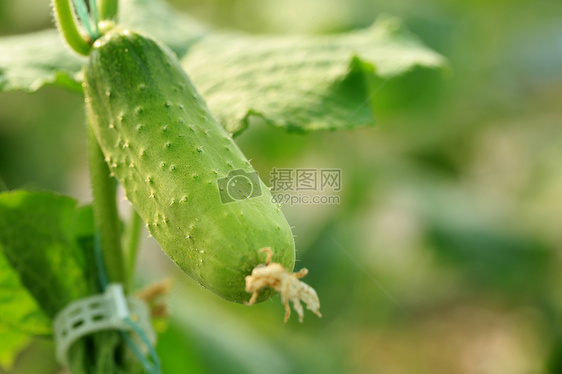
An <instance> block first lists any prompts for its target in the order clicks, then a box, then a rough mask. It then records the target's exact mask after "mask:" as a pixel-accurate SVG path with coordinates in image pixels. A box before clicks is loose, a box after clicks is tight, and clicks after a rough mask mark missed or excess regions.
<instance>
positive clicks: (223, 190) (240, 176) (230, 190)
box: [217, 169, 261, 204]
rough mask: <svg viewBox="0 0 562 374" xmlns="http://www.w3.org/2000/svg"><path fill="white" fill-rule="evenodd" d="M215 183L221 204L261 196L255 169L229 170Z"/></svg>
mask: <svg viewBox="0 0 562 374" xmlns="http://www.w3.org/2000/svg"><path fill="white" fill-rule="evenodd" d="M217 185H218V187H219V195H220V198H221V202H222V203H223V204H228V203H232V202H234V201H237V200H245V199H251V198H253V197H258V196H261V186H260V178H259V176H258V173H257V172H255V171H253V172H250V173H248V172H245V171H244V170H242V169H236V170H231V171H230V173H228V175H227V176H226V177H225V178H221V179H217Z"/></svg>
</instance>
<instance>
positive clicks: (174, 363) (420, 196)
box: [0, 0, 562, 374]
mask: <svg viewBox="0 0 562 374" xmlns="http://www.w3.org/2000/svg"><path fill="white" fill-rule="evenodd" d="M48 3H49V2H48V1H46V0H25V1H21V0H1V1H0V35H11V34H17V33H24V32H31V31H36V30H40V29H44V28H48V27H51V19H52V17H51V13H50V9H49V4H48ZM174 3H175V6H176V7H178V8H181V9H184V10H186V11H188V12H190V13H192V15H194V16H195V17H196V18H198V19H199V20H201V21H204V22H207V23H209V24H212V25H214V26H216V27H218V28H225V29H240V30H245V31H249V32H269V33H284V34H290V33H310V34H320V33H332V32H340V31H346V30H351V29H356V28H361V27H366V26H368V25H370V24H371V23H372V21H373V20H374V19H375V17H376V16H377V15H378V14H381V13H390V14H392V15H396V16H398V17H401V18H402V19H403V20H404V22H405V24H406V25H407V27H408V28H410V30H412V31H413V32H414V33H415V34H417V35H419V36H420V37H421V38H422V39H423V40H424V41H425V43H427V44H428V45H429V46H430V47H432V48H433V49H435V50H437V51H438V52H440V53H441V54H443V55H445V56H446V57H447V58H448V59H449V62H450V65H451V67H452V69H451V71H450V72H449V73H445V74H441V73H439V72H433V71H427V70H422V69H419V70H416V71H414V72H412V73H410V74H408V75H406V76H404V77H400V78H395V79H392V80H390V81H389V82H388V83H387V84H386V85H385V86H384V88H383V89H382V90H380V91H379V92H378V93H377V94H376V96H375V97H374V101H375V107H376V109H377V112H376V117H377V126H376V127H373V128H361V129H356V130H353V131H348V132H344V131H341V132H338V133H337V135H336V136H333V137H330V138H329V141H327V135H328V134H327V133H313V134H309V135H306V136H302V135H288V134H286V133H284V132H283V131H282V130H278V129H273V128H270V127H267V126H266V125H264V124H263V123H260V122H259V121H256V123H254V124H253V126H251V128H250V129H249V130H248V131H247V132H245V133H243V134H242V135H241V136H240V137H239V138H238V142H239V145H240V146H241V148H242V149H243V151H244V152H245V154H246V156H247V157H248V158H251V159H253V161H252V162H253V165H254V166H255V167H256V169H257V170H258V171H259V172H260V173H261V174H262V176H263V179H264V180H265V181H266V183H267V182H268V179H269V171H270V170H271V169H272V168H273V167H283V168H297V167H312V168H321V167H329V168H341V169H342V170H343V190H342V192H341V204H339V205H322V206H313V205H300V206H286V207H285V208H284V211H285V213H286V215H287V218H288V220H289V222H290V223H291V225H293V226H294V233H295V235H296V236H297V237H296V244H297V249H298V253H297V255H298V259H299V261H298V263H297V269H298V268H301V267H307V268H308V269H309V270H310V274H309V275H308V276H307V277H306V278H305V279H304V280H305V281H306V282H307V283H309V284H311V285H312V286H314V287H315V288H316V290H317V291H318V294H319V296H320V300H321V305H322V307H321V311H322V314H323V315H324V317H323V318H321V319H318V318H317V317H316V316H314V315H313V314H311V313H309V312H307V314H306V316H305V320H304V323H303V324H299V323H298V320H297V318H296V316H294V315H293V317H292V318H291V319H290V320H289V322H288V323H287V325H285V326H282V325H281V322H282V318H283V308H282V305H281V304H280V300H279V297H278V296H276V297H275V298H274V299H273V300H272V301H271V302H265V303H262V304H259V305H257V306H254V307H252V308H248V307H246V306H243V305H235V304H232V303H228V302H226V301H224V300H222V299H220V298H218V297H216V296H215V295H213V294H212V293H210V292H208V291H205V290H201V289H200V287H199V286H198V285H197V284H195V283H194V282H193V281H191V280H190V281H188V282H186V283H185V285H183V286H182V287H181V288H180V289H179V291H178V292H177V293H175V294H174V295H173V297H172V298H171V299H170V309H171V314H172V318H171V319H170V323H169V326H168V328H167V329H166V330H165V332H163V334H162V335H161V338H160V342H159V345H158V350H159V353H160V355H161V358H162V361H163V365H164V372H165V373H191V372H193V373H438V374H440V373H460V374H476V373H490V374H492V373H494V374H495V373H503V374H519V373H521V374H523V373H562V292H561V290H562V287H561V285H562V272H561V271H560V269H561V268H562V227H561V226H562V2H560V1H556V0H550V1H547V0H538V1H534V2H529V1H522V0H512V1H504V0H496V1H483V0H470V1H452V0H449V1H447V0H441V1H437V0H423V1H420V0H417V1H415V0H395V1H393V2H387V1H376V0H370V1H365V0H363V1H360V0H307V1H302V0H301V1H299V0H286V1H282V2H281V1H275V0H260V1H258V0H212V1H209V0H207V1H203V0H192V1H189V2H182V1H179V0H175V1H174ZM170 32H173V30H170ZM0 58H1V56H0ZM85 148H86V137H85V123H84V111H83V105H82V98H81V97H80V96H79V95H77V94H75V93H70V92H66V91H64V90H63V89H60V88H46V89H42V90H41V91H39V92H38V93H36V94H33V95H27V94H23V93H0V175H1V176H2V178H3V179H4V180H5V182H6V184H7V185H8V187H9V188H14V189H15V188H33V189H47V190H54V191H59V192H62V193H65V194H69V195H71V196H74V197H77V198H79V199H80V200H81V201H83V202H84V203H86V202H88V201H89V199H90V191H89V182H88V172H87V162H86V149H85ZM125 208H126V206H125ZM144 238H145V239H144V240H143V250H142V253H141V258H140V272H139V273H140V274H142V277H140V278H139V279H138V283H139V285H145V284H147V283H148V282H151V281H155V280H159V279H162V278H165V277H170V278H171V279H172V280H173V284H174V285H173V288H176V287H178V286H180V285H181V284H182V282H183V281H184V280H185V275H184V274H183V273H182V272H181V271H180V270H179V269H177V268H175V266H174V265H173V264H172V263H171V262H170V261H169V260H168V259H167V258H166V257H165V255H164V254H163V253H161V251H160V250H158V246H157V244H156V242H155V241H154V240H153V239H148V238H146V235H144ZM342 248H343V249H342ZM348 254H349V255H350V256H351V257H350V256H348ZM355 260H356V261H357V262H358V263H359V264H360V267H359V266H357V265H356V263H355ZM374 280H376V281H374ZM377 283H379V284H380V285H382V286H383V287H384V289H385V290H386V291H387V292H388V294H390V295H391V296H392V297H388V296H387V295H386V292H384V291H383V290H382V289H381V288H380V287H379V286H378V285H377ZM163 331H164V330H163ZM53 353H54V347H53V345H52V343H50V342H47V341H42V340H38V341H36V342H35V343H34V344H33V345H32V346H31V347H30V348H29V349H27V350H26V351H25V352H23V353H22V354H21V355H20V357H19V358H18V360H17V363H16V367H15V368H14V370H13V372H14V373H38V374H42V373H60V372H62V371H61V370H60V369H58V368H57V366H56V364H55V362H54V354H53ZM0 372H1V370H0Z"/></svg>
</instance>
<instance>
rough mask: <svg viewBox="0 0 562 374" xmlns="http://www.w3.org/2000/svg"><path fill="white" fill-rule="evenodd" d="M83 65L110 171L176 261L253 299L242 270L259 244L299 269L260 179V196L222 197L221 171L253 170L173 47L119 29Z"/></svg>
mask: <svg viewBox="0 0 562 374" xmlns="http://www.w3.org/2000/svg"><path fill="white" fill-rule="evenodd" d="M83 73H84V84H83V86H84V92H85V101H86V108H87V113H88V118H89V121H90V123H91V126H93V129H94V133H95V135H96V137H97V139H98V142H99V144H100V147H101V149H102V151H103V153H104V155H105V157H106V161H107V163H108V165H109V167H110V170H111V171H112V172H113V173H114V175H115V177H116V178H117V180H118V181H119V182H120V183H121V185H122V186H123V187H124V190H125V193H126V196H127V198H128V199H129V200H130V201H131V202H132V203H133V205H134V206H135V208H136V210H137V211H138V213H139V215H140V216H141V218H142V219H143V220H144V221H145V222H146V223H147V227H148V229H149V231H150V233H151V235H152V236H154V238H155V239H156V240H157V241H158V243H159V244H160V246H161V247H162V249H163V250H164V251H165V252H166V254H167V255H168V256H169V257H170V258H171V259H172V261H174V262H175V263H176V264H177V265H178V266H179V267H180V268H181V269H182V270H183V271H184V272H186V273H187V274H189V275H191V276H192V277H193V278H194V279H195V280H196V281H197V282H198V283H200V284H201V285H203V286H204V287H206V288H208V289H210V290H211V291H213V292H214V293H216V294H217V295H219V296H221V297H223V298H225V299H227V300H231V301H234V302H243V301H245V300H247V299H248V297H249V294H248V293H246V292H245V289H244V287H245V283H244V278H245V276H247V275H250V274H251V272H252V269H253V268H254V267H255V266H257V265H259V264H260V263H263V260H264V259H263V254H259V252H258V251H259V249H261V248H264V247H270V248H271V249H272V250H273V252H274V254H275V255H274V258H273V261H275V262H279V263H281V264H282V265H283V266H284V267H285V268H287V269H288V270H292V269H293V268H294V264H295V246H294V240H293V236H292V232H291V228H290V226H289V224H288V223H287V220H286V219H285V216H284V215H283V213H282V212H281V210H280V207H279V206H278V205H276V204H274V203H272V199H271V193H270V192H269V189H268V188H267V187H266V186H265V184H264V183H263V182H262V181H261V180H260V185H261V191H262V195H261V196H259V197H253V198H250V199H245V200H238V201H235V202H232V203H229V204H222V203H221V199H220V195H219V187H218V186H217V179H219V178H224V177H226V176H227V175H228V173H229V171H231V170H235V169H242V170H244V171H246V172H253V171H254V169H253V168H252V166H251V165H250V162H249V161H248V160H247V159H246V158H245V157H244V155H243V154H242V152H241V151H240V149H239V148H238V146H237V145H236V143H234V141H233V140H232V137H231V136H230V135H229V134H228V133H227V132H226V131H225V130H224V129H223V128H222V127H221V126H220V125H219V124H218V123H217V122H216V121H215V120H214V119H213V118H212V117H211V115H210V114H209V111H208V109H207V107H206V105H205V103H204V102H203V100H202V99H201V97H200V96H199V95H198V93H197V92H196V90H195V88H194V87H193V85H192V83H191V81H190V80H189V78H188V77H187V75H186V73H185V72H184V71H183V69H182V68H181V66H180V64H179V62H178V60H177V58H176V57H175V55H174V54H173V52H171V51H170V50H169V49H168V48H166V47H165V46H163V45H162V44H160V43H159V42H157V41H155V40H154V39H152V38H150V37H148V36H145V35H142V34H139V33H136V32H132V31H125V30H119V29H116V30H112V31H109V32H108V33H107V34H106V35H104V36H103V37H102V38H100V39H99V40H98V41H96V43H94V46H93V48H92V51H91V52H90V55H89V58H88V60H87V62H86V64H85V66H84V71H83ZM264 291H265V290H264ZM273 294H274V291H272V290H269V291H268V292H263V295H260V298H259V301H263V300H265V299H267V298H269V297H271V296H272V295H273Z"/></svg>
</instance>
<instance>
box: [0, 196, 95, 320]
mask: <svg viewBox="0 0 562 374" xmlns="http://www.w3.org/2000/svg"><path fill="white" fill-rule="evenodd" d="M92 222H93V220H92V218H91V210H90V209H89V208H78V207H77V203H76V201H75V200H73V199H71V198H68V197H64V196H58V195H54V194H50V193H45V192H28V191H13V192H6V193H2V194H0V227H2V230H1V231H0V244H1V247H2V251H3V253H4V255H5V257H6V259H7V261H8V262H9V263H10V265H11V267H12V268H13V269H14V270H15V271H16V272H17V273H18V274H19V278H20V279H21V282H22V284H23V285H25V287H26V288H27V289H28V290H29V292H30V294H31V295H32V296H33V297H34V298H35V300H36V301H37V302H38V304H39V305H40V306H41V308H42V309H43V311H44V312H45V314H46V315H47V316H48V317H51V318H52V317H54V316H55V314H56V313H57V312H58V311H60V310H61V309H62V308H63V307H65V306H66V305H67V304H68V303H69V302H71V301H73V300H76V299H78V298H81V297H84V296H86V295H89V294H91V293H93V292H97V290H96V281H97V277H96V276H95V273H94V274H92V272H93V271H95V268H94V261H93V258H92V256H91V250H90V251H88V250H84V249H83V248H87V247H89V248H90V249H91V243H92V237H93V224H92ZM88 225H90V227H89V229H88ZM92 269H94V270H92Z"/></svg>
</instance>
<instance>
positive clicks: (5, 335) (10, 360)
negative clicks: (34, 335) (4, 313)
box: [0, 324, 31, 371]
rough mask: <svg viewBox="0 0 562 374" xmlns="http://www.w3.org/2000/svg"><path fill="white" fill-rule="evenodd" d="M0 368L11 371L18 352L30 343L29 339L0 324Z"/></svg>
mask: <svg viewBox="0 0 562 374" xmlns="http://www.w3.org/2000/svg"><path fill="white" fill-rule="evenodd" d="M0 342H2V344H0V368H3V369H4V370H6V371H9V370H11V369H12V366H13V364H14V361H15V359H16V357H17V355H18V353H19V352H21V351H22V350H23V349H24V348H25V347H27V346H28V345H29V343H30V342H31V338H30V337H29V336H28V335H26V334H23V333H21V332H18V331H15V330H13V329H11V328H9V327H8V326H5V325H2V324H0Z"/></svg>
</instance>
